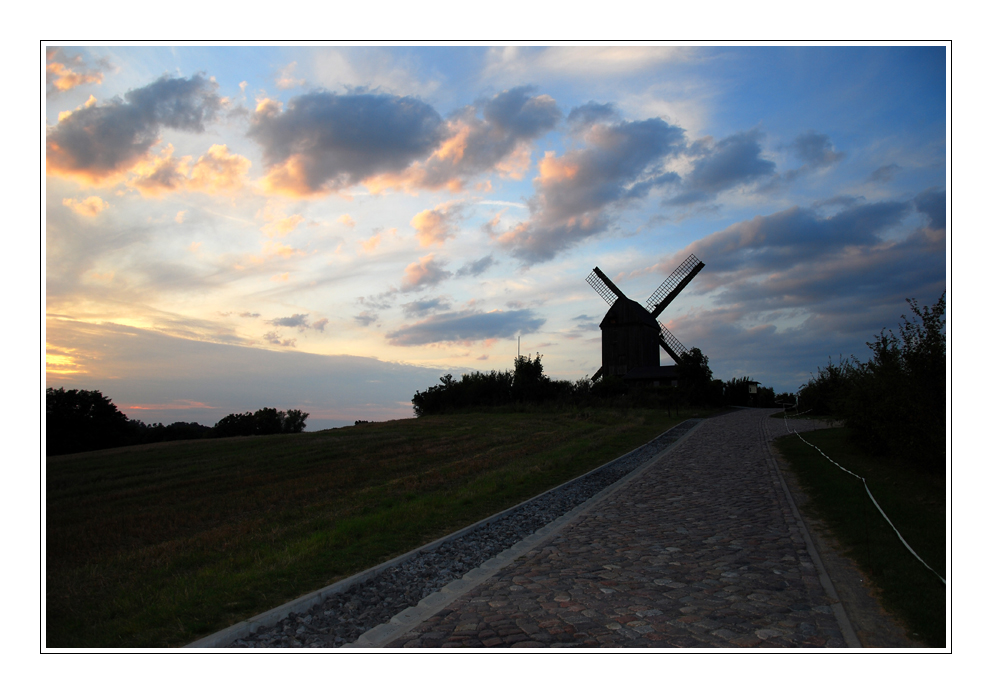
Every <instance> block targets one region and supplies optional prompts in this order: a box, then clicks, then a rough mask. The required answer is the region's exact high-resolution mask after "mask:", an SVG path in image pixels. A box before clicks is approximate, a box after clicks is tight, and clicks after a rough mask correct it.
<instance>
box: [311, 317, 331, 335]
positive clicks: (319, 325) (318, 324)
mask: <svg viewBox="0 0 992 694" xmlns="http://www.w3.org/2000/svg"><path fill="white" fill-rule="evenodd" d="M327 323H328V320H327V319H326V318H321V319H320V320H318V321H314V322H313V329H314V330H316V331H317V332H319V333H322V332H324V328H326V327H327Z"/></svg>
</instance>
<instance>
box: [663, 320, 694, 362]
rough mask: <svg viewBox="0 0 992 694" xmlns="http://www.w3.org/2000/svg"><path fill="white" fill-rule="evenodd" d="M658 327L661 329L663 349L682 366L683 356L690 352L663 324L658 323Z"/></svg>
mask: <svg viewBox="0 0 992 694" xmlns="http://www.w3.org/2000/svg"><path fill="white" fill-rule="evenodd" d="M658 326H659V327H660V328H661V335H659V336H658V342H660V343H661V348H662V349H663V350H665V351H666V352H668V356H670V357H671V358H672V359H674V360H675V363H676V364H681V363H682V357H683V355H685V354H688V353H689V350H687V349H686V348H685V346H684V345H683V344H682V343H681V342H679V341H678V340H677V339H676V338H675V336H674V335H672V333H671V331H670V330H669V329H668V328H666V327H665V325H664V324H663V323H658Z"/></svg>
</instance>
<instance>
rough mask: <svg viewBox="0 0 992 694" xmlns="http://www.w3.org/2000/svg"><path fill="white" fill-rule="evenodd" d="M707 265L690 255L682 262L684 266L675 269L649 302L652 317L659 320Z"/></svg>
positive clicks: (647, 303) (648, 306)
mask: <svg viewBox="0 0 992 694" xmlns="http://www.w3.org/2000/svg"><path fill="white" fill-rule="evenodd" d="M703 267H705V265H704V264H703V263H702V262H701V261H700V260H699V258H697V257H696V256H694V255H692V254H691V253H690V254H689V257H688V258H686V259H685V260H683V261H682V264H681V265H679V266H678V267H677V268H675V272H673V273H672V274H670V275H669V276H668V279H666V280H665V281H664V282H662V283H661V286H660V287H658V288H657V289H655V290H654V294H652V295H651V296H650V298H649V299H648V300H647V302H646V305H647V308H648V310H649V311H651V317H652V318H657V317H658V316H659V315H660V314H661V312H662V311H664V310H665V307H666V306H668V304H670V303H672V301H673V300H674V299H675V297H677V296H678V295H679V292H681V291H682V290H683V289H685V287H686V285H687V284H689V282H691V281H692V278H693V277H695V276H696V275H698V274H699V271H700V270H702V269H703Z"/></svg>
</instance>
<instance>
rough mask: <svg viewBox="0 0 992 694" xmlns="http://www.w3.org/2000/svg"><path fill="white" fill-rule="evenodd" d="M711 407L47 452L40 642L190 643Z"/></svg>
mask: <svg viewBox="0 0 992 694" xmlns="http://www.w3.org/2000/svg"><path fill="white" fill-rule="evenodd" d="M699 414H700V413H698V412H687V413H683V416H682V417H679V418H673V419H668V418H667V417H665V416H664V413H661V412H658V411H657V410H625V411H620V410H617V411H612V410H600V411H582V412H565V413H562V412H557V413H555V412H549V413H540V412H523V413H498V414H494V413H478V414H460V415H447V416H434V417H427V418H422V419H415V420H414V419H410V420H397V421H393V422H383V423H375V424H363V425H359V426H355V427H347V428H344V429H335V430H330V431H324V432H316V433H310V434H293V435H285V436H266V437H249V438H239V439H221V440H204V441H182V442H171V443H167V444H153V445H149V446H136V447H131V448H126V449H116V450H109V451H98V452H93V453H85V454H77V455H71V456H59V457H53V458H49V459H48V460H47V464H46V488H47V509H46V513H47V515H46V559H47V565H46V632H47V633H46V645H47V646H48V647H56V648H57V647H162V646H179V645H183V644H185V643H188V642H190V641H193V640H195V639H196V638H199V637H202V636H204V635H206V634H209V633H212V632H214V631H217V630H219V629H222V628H224V627H226V626H229V625H231V624H234V623H236V622H238V621H241V620H243V619H246V618H248V617H250V616H252V615H255V614H258V613H260V612H263V611H265V610H266V609H269V608H271V607H275V606H277V605H280V604H282V603H284V602H287V601H289V600H292V599H294V598H296V597H298V596H300V595H303V594H305V593H308V592H310V591H313V590H316V589H319V588H321V587H323V586H325V585H329V584H330V583H333V582H334V581H337V580H340V579H341V578H344V577H347V576H349V575H352V574H354V573H357V572H359V571H361V570H363V569H366V568H368V567H371V566H374V565H376V564H378V563H380V562H382V561H385V560H387V559H389V558H391V557H394V556H397V555H399V554H402V553H404V552H406V551H409V550H410V549H414V548H416V547H418V546H420V545H422V544H424V543H426V542H429V541H431V540H434V539H436V538H438V537H442V536H444V535H445V534H447V533H450V532H453V531H454V530H457V529H459V528H461V527H464V526H465V525H468V524H470V523H472V522H474V521H477V520H480V519H482V518H485V517H486V516H488V515H491V514H492V513H496V512H498V511H500V510H502V509H505V508H508V507H509V506H512V505H513V504H515V503H518V502H520V501H523V500H524V499H527V498H529V497H531V496H533V495H535V494H538V493H540V492H542V491H544V490H546V489H549V488H551V487H553V486H555V485H557V484H560V483H562V482H565V481H567V480H569V479H571V478H573V477H575V476H577V475H580V474H582V473H584V472H586V471H588V470H590V469H592V468H594V467H596V466H598V465H600V464H602V463H605V462H608V461H609V460H612V459H613V458H615V457H617V456H619V455H622V454H623V453H626V452H627V451H629V450H632V449H633V448H636V447H637V446H639V445H641V444H643V443H646V442H647V441H649V440H651V439H652V438H654V437H655V436H658V435H659V434H661V433H662V432H663V431H665V430H666V429H668V428H670V427H671V426H674V425H675V424H676V423H678V421H681V420H682V419H685V418H686V417H691V416H699Z"/></svg>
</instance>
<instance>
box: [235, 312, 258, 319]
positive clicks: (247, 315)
mask: <svg viewBox="0 0 992 694" xmlns="http://www.w3.org/2000/svg"><path fill="white" fill-rule="evenodd" d="M238 315H239V316H241V317H242V318H259V317H261V315H262V314H260V313H251V312H249V311H245V312H243V313H239V314H238Z"/></svg>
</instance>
